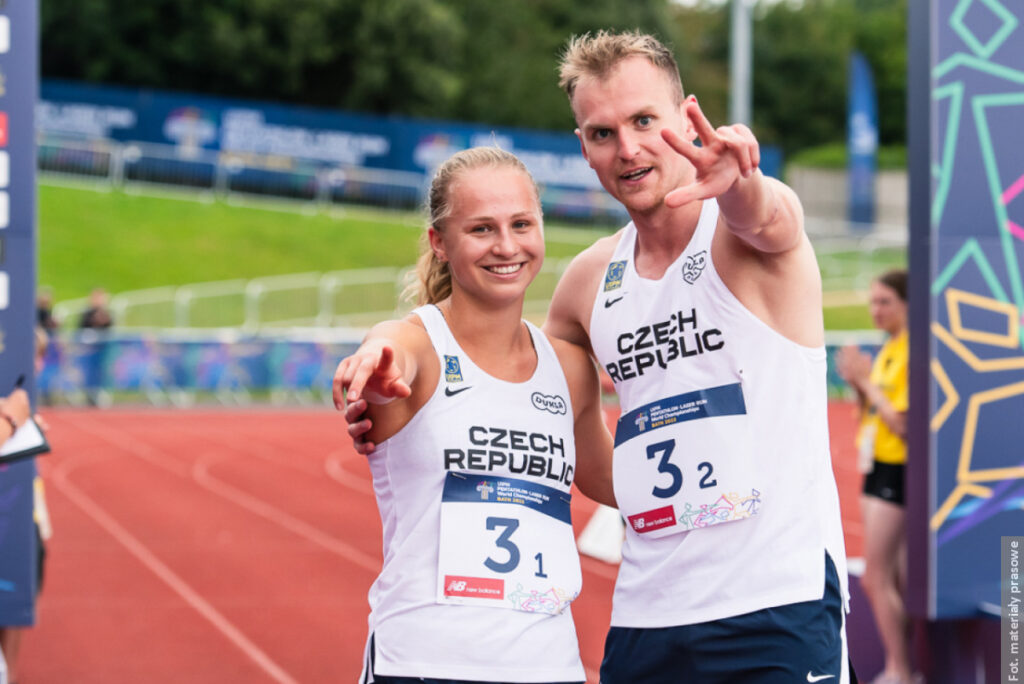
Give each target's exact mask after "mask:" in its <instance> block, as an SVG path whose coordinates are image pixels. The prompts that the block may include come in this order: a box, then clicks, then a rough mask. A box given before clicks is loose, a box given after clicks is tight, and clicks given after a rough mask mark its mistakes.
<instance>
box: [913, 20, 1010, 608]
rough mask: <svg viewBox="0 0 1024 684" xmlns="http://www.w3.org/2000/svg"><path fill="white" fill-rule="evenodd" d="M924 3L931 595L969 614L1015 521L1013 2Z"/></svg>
mask: <svg viewBox="0 0 1024 684" xmlns="http://www.w3.org/2000/svg"><path fill="white" fill-rule="evenodd" d="M933 8H934V9H933V11H934V12H935V17H934V18H935V21H934V23H933V26H934V27H935V28H934V29H933V34H932V46H931V49H932V53H931V54H932V60H933V61H932V63H931V77H932V88H931V97H932V127H933V128H932V132H931V140H932V147H931V175H932V194H931V241H930V249H931V250H932V261H931V263H932V264H933V266H932V269H933V273H932V274H931V275H932V277H931V290H930V294H931V311H932V314H931V327H930V339H929V343H928V348H929V352H930V359H929V366H930V369H931V387H930V390H929V396H930V405H931V410H932V415H931V421H930V449H929V456H930V459H931V467H930V473H931V474H932V482H931V495H930V501H931V503H930V509H929V514H930V528H931V532H932V535H933V536H932V540H931V544H930V549H931V554H932V559H931V568H932V573H933V575H932V577H933V580H934V586H933V587H932V592H933V593H932V596H931V597H930V603H931V612H932V613H933V615H934V617H940V618H944V617H973V616H976V615H977V614H979V611H980V608H979V607H980V606H981V605H982V604H983V603H991V604H998V603H999V571H998V567H999V537H1000V536H1002V535H1008V534H1014V532H1012V531H1011V530H1016V532H1015V533H1017V534H1019V533H1020V530H1022V529H1024V509H1022V507H1021V503H1020V502H1021V501H1022V496H1024V449H1021V447H1020V445H1021V443H1022V440H1024V420H1022V419H1021V417H1022V416H1024V326H1022V325H1021V322H1022V314H1024V281H1022V274H1021V269H1020V264H1021V260H1022V258H1024V127H1022V126H1021V125H1020V122H1022V121H1024V29H1022V27H1021V24H1022V21H1021V20H1022V18H1024V6H1022V5H1021V4H1020V3H1006V2H1005V0H1004V2H1000V1H999V0H936V2H934V4H933Z"/></svg>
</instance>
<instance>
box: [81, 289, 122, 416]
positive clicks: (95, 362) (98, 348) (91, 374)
mask: <svg viewBox="0 0 1024 684" xmlns="http://www.w3.org/2000/svg"><path fill="white" fill-rule="evenodd" d="M113 325H114V318H113V316H111V315H110V309H108V308H107V291H106V290H104V289H103V288H101V287H97V288H96V289H95V290H93V291H92V292H91V293H90V294H89V308H88V309H86V310H85V311H83V312H82V317H81V318H80V319H79V321H78V329H79V330H81V331H83V332H87V333H92V334H83V335H82V339H81V341H82V342H83V343H85V344H87V345H89V346H90V351H89V352H87V353H85V354H83V355H82V362H83V364H84V368H83V371H84V373H85V398H86V401H87V402H88V403H89V405H90V406H104V405H106V404H107V403H108V402H107V400H108V399H109V396H108V395H107V393H106V391H105V390H104V389H103V383H104V376H105V374H106V360H107V339H106V337H107V336H106V334H105V333H106V332H107V331H109V330H110V328H111V326H113ZM95 333H101V334H99V335H95Z"/></svg>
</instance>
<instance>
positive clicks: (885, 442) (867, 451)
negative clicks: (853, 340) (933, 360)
mask: <svg viewBox="0 0 1024 684" xmlns="http://www.w3.org/2000/svg"><path fill="white" fill-rule="evenodd" d="M869 306H870V310H871V318H872V320H873V321H874V324H875V327H877V328H880V329H881V330H884V331H885V332H886V334H887V336H888V337H887V340H886V342H885V344H884V345H883V346H882V349H881V351H879V353H878V356H877V357H876V358H875V362H874V365H872V364H871V359H870V357H868V356H867V355H866V354H864V353H862V352H861V351H860V350H858V349H857V348H855V347H848V348H844V349H842V350H841V351H840V354H839V357H838V363H839V374H840V375H841V376H842V377H843V378H844V379H845V380H846V381H847V382H848V383H850V385H851V386H852V387H853V388H854V390H855V391H856V392H857V398H858V399H859V401H860V406H861V425H860V430H859V432H858V434H857V446H858V450H859V452H860V462H861V466H862V467H861V469H862V470H863V471H864V472H865V473H866V474H865V478H864V496H863V498H862V499H861V511H862V512H863V515H864V576H863V577H862V578H861V585H862V586H863V587H864V592H865V593H866V594H867V596H868V600H869V601H870V602H871V608H872V611H873V612H874V614H875V624H876V625H877V626H878V632H879V636H880V637H881V640H882V646H883V648H884V649H885V669H884V670H883V671H882V673H881V674H880V675H879V676H878V677H877V678H876V679H875V680H874V681H875V684H902V683H904V682H908V683H909V682H912V681H914V678H913V675H912V673H911V667H910V656H909V645H908V639H907V626H908V625H907V615H906V610H905V609H904V607H903V588H904V584H905V570H906V544H905V542H906V532H905V529H904V520H905V517H906V515H905V512H904V509H903V480H904V471H905V469H906V465H905V464H906V462H907V444H906V418H907V361H908V349H909V348H908V346H907V272H906V271H903V270H896V271H890V272H888V273H886V274H884V275H883V276H881V277H880V278H878V280H876V281H874V282H873V283H871V292H870V304H869Z"/></svg>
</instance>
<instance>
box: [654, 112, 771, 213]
mask: <svg viewBox="0 0 1024 684" xmlns="http://www.w3.org/2000/svg"><path fill="white" fill-rule="evenodd" d="M684 108H685V112H686V116H687V117H688V118H689V119H690V123H691V124H693V128H694V130H696V131H697V135H698V137H699V138H700V142H701V145H700V147H698V146H697V145H695V144H694V143H692V142H690V141H689V140H684V139H683V137H682V136H680V135H679V134H678V133H676V132H675V131H673V130H670V129H664V130H662V131H661V137H662V138H664V140H665V142H667V143H668V144H669V145H670V146H671V147H672V149H674V150H675V151H676V152H678V153H679V154H681V155H683V156H684V157H686V158H687V159H688V160H689V161H690V163H691V164H693V166H694V168H695V169H696V170H697V177H696V179H695V180H694V182H693V183H690V184H689V185H684V186H681V187H678V188H676V189H675V190H673V191H672V192H670V193H668V195H667V196H666V197H665V204H666V205H668V206H669V207H672V208H676V207H681V206H683V205H684V204H686V203H687V202H693V201H695V200H705V199H710V198H712V197H719V196H720V195H722V194H724V193H725V192H726V191H727V190H729V188H731V187H732V186H733V184H734V183H735V182H736V181H737V180H738V179H739V178H740V177H743V178H749V177H750V176H751V175H753V173H754V172H755V171H756V170H757V166H758V164H760V163H761V152H760V149H759V148H758V144H757V139H756V138H755V137H754V134H753V133H752V132H751V130H750V129H749V128H747V127H746V126H744V125H743V124H733V125H732V126H722V127H720V128H717V129H715V128H712V127H711V123H710V122H709V121H708V120H707V117H705V116H704V112H702V111H701V109H700V105H698V104H697V98H695V97H694V96H693V95H691V96H690V97H689V98H687V100H686V103H685V104H684Z"/></svg>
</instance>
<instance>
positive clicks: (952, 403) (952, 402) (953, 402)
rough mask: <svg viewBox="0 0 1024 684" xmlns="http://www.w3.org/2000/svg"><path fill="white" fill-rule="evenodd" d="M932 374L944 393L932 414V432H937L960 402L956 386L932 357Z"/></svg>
mask: <svg viewBox="0 0 1024 684" xmlns="http://www.w3.org/2000/svg"><path fill="white" fill-rule="evenodd" d="M932 375H933V376H935V382H937V383H939V387H941V388H942V391H943V393H945V395H946V400H945V401H944V402H943V403H942V406H941V407H939V410H938V411H936V412H935V415H934V416H932V422H931V428H932V432H938V431H939V428H941V427H942V424H943V423H945V422H946V419H947V418H949V414H951V413H952V412H953V410H954V409H955V408H956V407H957V405H958V404H959V403H960V394H959V393H958V392H957V391H956V387H953V383H952V381H951V380H950V379H949V376H948V375H946V369H944V368H943V367H942V364H941V363H939V360H938V359H932Z"/></svg>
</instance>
